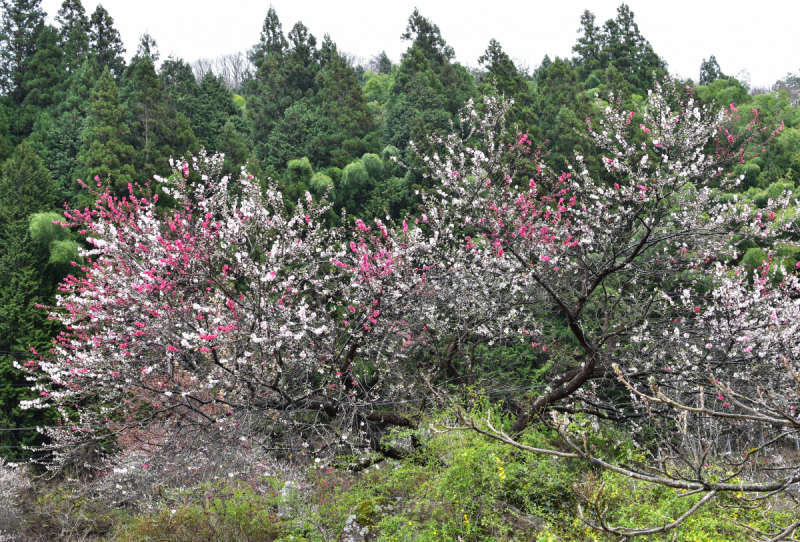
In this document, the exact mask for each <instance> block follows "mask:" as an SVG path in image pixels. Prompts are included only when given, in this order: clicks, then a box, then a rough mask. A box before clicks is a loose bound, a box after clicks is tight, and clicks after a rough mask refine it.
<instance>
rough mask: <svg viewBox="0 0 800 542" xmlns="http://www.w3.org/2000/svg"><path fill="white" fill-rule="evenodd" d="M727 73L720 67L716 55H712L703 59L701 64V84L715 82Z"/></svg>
mask: <svg viewBox="0 0 800 542" xmlns="http://www.w3.org/2000/svg"><path fill="white" fill-rule="evenodd" d="M723 77H725V75H724V74H723V73H722V70H721V69H720V68H719V64H718V63H717V59H716V58H715V57H714V55H711V58H709V59H708V60H706V59H705V58H704V59H703V63H702V64H700V84H701V85H708V84H709V83H713V82H714V81H716V80H717V79H722V78H723Z"/></svg>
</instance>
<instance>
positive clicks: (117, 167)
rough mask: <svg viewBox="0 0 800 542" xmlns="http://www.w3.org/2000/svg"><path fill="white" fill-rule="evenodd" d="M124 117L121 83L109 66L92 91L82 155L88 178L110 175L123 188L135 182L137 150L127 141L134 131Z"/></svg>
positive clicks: (84, 170)
mask: <svg viewBox="0 0 800 542" xmlns="http://www.w3.org/2000/svg"><path fill="white" fill-rule="evenodd" d="M122 119H123V110H122V108H121V107H120V104H119V92H118V91H117V85H116V83H114V78H113V77H111V72H110V70H109V69H108V66H106V68H105V69H104V70H103V75H101V76H100V79H99V80H98V81H97V84H96V85H95V87H94V91H93V92H92V101H91V105H90V107H89V116H88V117H87V119H86V128H85V130H84V132H83V144H82V146H81V151H80V153H79V154H78V162H79V163H80V164H81V165H82V166H83V175H84V179H86V180H87V181H89V180H90V179H93V178H94V177H95V176H98V177H100V179H102V180H105V179H108V178H110V179H111V181H112V183H113V184H114V185H115V186H117V187H120V188H122V187H125V186H127V185H128V183H130V182H132V181H133V166H132V165H131V164H132V162H133V154H134V151H133V147H131V146H130V145H128V144H127V143H125V140H126V139H127V138H128V136H129V135H130V130H129V128H128V127H127V126H126V125H125V124H124V123H123V121H122Z"/></svg>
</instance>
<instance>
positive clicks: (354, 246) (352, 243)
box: [350, 241, 358, 252]
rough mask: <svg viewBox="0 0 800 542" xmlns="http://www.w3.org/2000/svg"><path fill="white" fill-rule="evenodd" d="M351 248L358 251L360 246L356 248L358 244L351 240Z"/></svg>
mask: <svg viewBox="0 0 800 542" xmlns="http://www.w3.org/2000/svg"><path fill="white" fill-rule="evenodd" d="M350 250H352V251H353V252H358V248H356V244H355V243H354V242H353V241H350Z"/></svg>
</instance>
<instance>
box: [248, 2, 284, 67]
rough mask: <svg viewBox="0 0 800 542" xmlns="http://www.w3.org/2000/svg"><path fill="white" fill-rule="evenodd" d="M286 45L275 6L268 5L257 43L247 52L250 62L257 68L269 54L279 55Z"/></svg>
mask: <svg viewBox="0 0 800 542" xmlns="http://www.w3.org/2000/svg"><path fill="white" fill-rule="evenodd" d="M288 46H289V44H288V42H287V41H286V38H285V37H284V35H283V25H282V24H281V21H280V20H279V19H278V14H277V13H276V12H275V8H274V7H273V6H272V5H270V6H269V10H268V11H267V16H266V18H265V19H264V25H263V27H262V29H261V37H260V39H259V41H258V43H257V44H256V45H254V46H253V48H252V49H250V51H249V52H248V57H249V59H250V62H252V63H253V64H254V65H255V67H256V70H258V69H259V68H260V67H261V64H262V63H263V62H264V60H266V59H267V58H268V57H269V56H270V55H281V54H282V53H283V52H284V51H285V50H286V48H287V47H288Z"/></svg>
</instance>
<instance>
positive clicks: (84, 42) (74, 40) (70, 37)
mask: <svg viewBox="0 0 800 542" xmlns="http://www.w3.org/2000/svg"><path fill="white" fill-rule="evenodd" d="M56 21H58V23H59V24H60V25H61V28H60V29H59V37H60V40H61V44H62V46H63V50H64V60H65V67H66V69H67V71H68V72H70V73H72V72H74V71H76V70H77V69H78V68H80V66H81V65H82V64H83V62H84V61H85V60H86V55H87V54H88V52H89V32H90V25H89V18H88V17H87V16H86V10H85V9H83V4H82V3H81V0H64V1H63V2H62V3H61V8H60V9H59V10H58V15H56Z"/></svg>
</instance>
